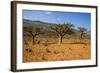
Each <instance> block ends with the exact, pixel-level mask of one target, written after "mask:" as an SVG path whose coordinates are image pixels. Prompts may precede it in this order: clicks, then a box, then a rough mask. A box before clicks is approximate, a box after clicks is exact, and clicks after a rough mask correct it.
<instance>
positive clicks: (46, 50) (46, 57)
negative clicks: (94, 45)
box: [23, 22, 90, 62]
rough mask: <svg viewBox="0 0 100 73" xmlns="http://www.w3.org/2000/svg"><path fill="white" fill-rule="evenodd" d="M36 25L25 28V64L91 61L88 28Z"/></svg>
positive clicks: (28, 25)
mask: <svg viewBox="0 0 100 73" xmlns="http://www.w3.org/2000/svg"><path fill="white" fill-rule="evenodd" d="M35 23H36V22H35ZM35 23H34V22H33V23H32V24H26V25H27V26H25V25H24V26H23V34H24V36H23V37H24V39H23V41H24V42H25V43H24V44H23V46H24V48H23V51H24V52H23V62H41V61H60V60H61V61H63V60H81V59H90V38H88V37H90V35H88V34H87V33H86V31H87V29H86V28H84V27H79V28H76V27H74V26H73V25H72V24H71V23H67V24H48V23H47V24H46V23H45V24H46V25H44V23H43V24H42V22H41V25H40V24H39V23H40V22H39V23H38V24H37V25H36V26H35ZM24 24H25V23H24ZM89 34H90V33H89ZM87 35H88V36H87ZM84 36H85V37H84ZM84 40H85V41H84ZM31 43H32V44H31Z"/></svg>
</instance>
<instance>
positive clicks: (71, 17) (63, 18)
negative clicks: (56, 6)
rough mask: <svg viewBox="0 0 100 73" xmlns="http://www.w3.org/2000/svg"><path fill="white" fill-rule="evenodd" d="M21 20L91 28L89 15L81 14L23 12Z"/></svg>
mask: <svg viewBox="0 0 100 73" xmlns="http://www.w3.org/2000/svg"><path fill="white" fill-rule="evenodd" d="M23 19H28V20H33V21H43V22H48V23H58V24H61V23H72V24H73V25H74V26H75V27H76V28H77V27H85V28H87V29H88V30H90V27H91V14H90V13H82V12H81V13H79V12H61V11H59V12H58V11H35V10H23Z"/></svg>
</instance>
